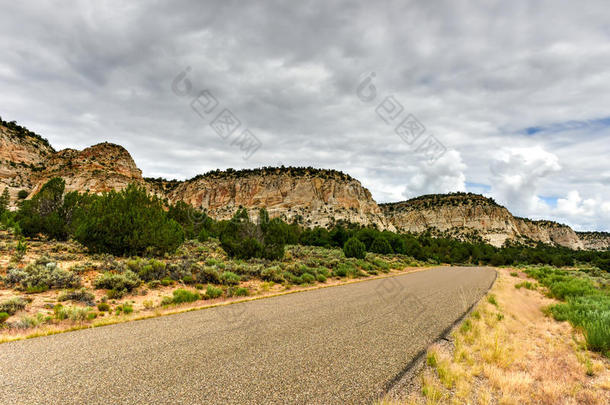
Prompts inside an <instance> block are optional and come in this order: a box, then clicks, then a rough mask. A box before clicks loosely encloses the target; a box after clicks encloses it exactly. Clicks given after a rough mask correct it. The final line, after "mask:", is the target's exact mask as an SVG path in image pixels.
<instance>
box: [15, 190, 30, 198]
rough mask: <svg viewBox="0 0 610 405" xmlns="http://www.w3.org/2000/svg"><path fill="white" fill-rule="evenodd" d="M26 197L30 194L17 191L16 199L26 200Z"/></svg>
mask: <svg viewBox="0 0 610 405" xmlns="http://www.w3.org/2000/svg"><path fill="white" fill-rule="evenodd" d="M28 195H30V193H29V192H28V191H27V190H19V192H18V193H17V198H19V199H20V200H25V199H26V198H28Z"/></svg>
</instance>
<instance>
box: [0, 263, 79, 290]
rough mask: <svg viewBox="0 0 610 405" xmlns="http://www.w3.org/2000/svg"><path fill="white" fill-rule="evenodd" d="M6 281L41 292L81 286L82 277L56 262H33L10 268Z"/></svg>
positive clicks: (8, 283) (10, 284)
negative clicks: (21, 267)
mask: <svg viewBox="0 0 610 405" xmlns="http://www.w3.org/2000/svg"><path fill="white" fill-rule="evenodd" d="M5 283H6V284H7V285H9V286H15V285H16V286H19V287H20V288H21V289H24V290H29V291H30V292H40V291H46V290H48V289H49V288H77V287H80V285H81V278H80V277H79V276H78V275H77V274H74V273H72V272H70V271H67V270H62V269H60V268H59V267H57V265H56V264H55V263H51V262H49V263H46V264H37V263H31V264H29V265H27V266H26V267H25V268H24V269H9V270H8V272H7V275H6V278H5Z"/></svg>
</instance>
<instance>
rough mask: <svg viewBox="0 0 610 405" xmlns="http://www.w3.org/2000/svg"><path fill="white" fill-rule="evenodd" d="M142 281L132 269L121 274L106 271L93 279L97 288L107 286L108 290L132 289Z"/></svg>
mask: <svg viewBox="0 0 610 405" xmlns="http://www.w3.org/2000/svg"><path fill="white" fill-rule="evenodd" d="M140 283H141V280H140V278H139V277H138V276H137V275H136V274H135V273H134V272H132V271H131V270H127V271H125V272H124V273H120V274H117V273H110V272H106V273H103V274H100V275H99V276H98V277H97V278H96V279H95V280H94V281H93V285H94V287H95V288H98V289H101V288H105V289H107V290H116V291H132V290H133V289H134V288H136V287H138V286H139V285H140Z"/></svg>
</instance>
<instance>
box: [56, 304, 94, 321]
mask: <svg viewBox="0 0 610 405" xmlns="http://www.w3.org/2000/svg"><path fill="white" fill-rule="evenodd" d="M53 312H54V314H55V319H58V320H60V321H63V320H64V319H69V320H71V321H73V322H83V321H85V320H87V315H88V314H89V308H82V307H65V306H63V305H61V304H57V305H55V307H54V308H53Z"/></svg>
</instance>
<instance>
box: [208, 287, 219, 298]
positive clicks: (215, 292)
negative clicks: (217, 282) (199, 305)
mask: <svg viewBox="0 0 610 405" xmlns="http://www.w3.org/2000/svg"><path fill="white" fill-rule="evenodd" d="M221 295H222V288H218V287H214V286H212V285H208V288H207V289H206V290H205V298H206V299H214V298H218V297H220V296H221Z"/></svg>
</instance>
